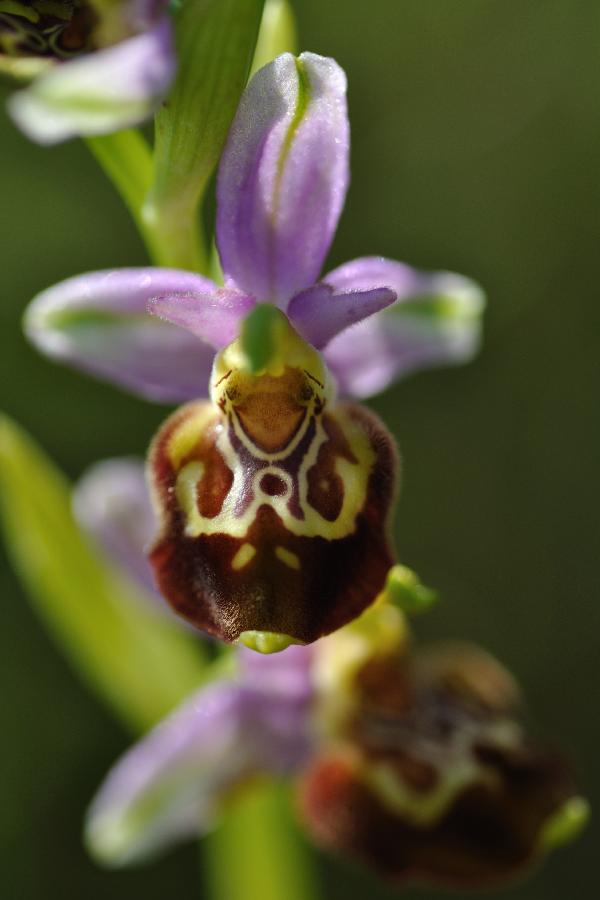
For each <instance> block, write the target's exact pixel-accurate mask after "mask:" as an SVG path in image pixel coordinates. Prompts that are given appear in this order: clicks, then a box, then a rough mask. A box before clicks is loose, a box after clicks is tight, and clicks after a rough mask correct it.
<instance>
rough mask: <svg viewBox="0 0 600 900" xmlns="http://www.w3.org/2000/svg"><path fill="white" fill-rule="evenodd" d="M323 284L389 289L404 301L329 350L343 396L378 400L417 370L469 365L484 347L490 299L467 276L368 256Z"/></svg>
mask: <svg viewBox="0 0 600 900" xmlns="http://www.w3.org/2000/svg"><path fill="white" fill-rule="evenodd" d="M324 280H325V281H326V283H327V284H331V285H332V286H333V287H334V288H335V289H336V290H339V291H345V290H351V289H353V290H368V289H373V288H375V287H377V286H379V287H383V286H386V287H388V288H390V289H391V290H393V291H394V292H395V293H396V294H397V297H398V299H397V300H396V302H395V303H394V304H393V305H392V306H390V307H388V309H386V310H384V311H383V312H382V313H379V314H378V315H375V316H373V317H371V318H369V319H368V320H367V321H365V322H360V323H359V324H358V325H356V326H353V327H352V328H350V329H348V330H347V331H345V332H344V333H343V334H340V335H338V336H337V337H335V338H334V339H333V340H332V341H331V343H330V344H328V345H327V347H326V349H325V353H324V355H325V359H326V360H327V363H328V365H329V367H330V369H331V370H332V371H333V373H334V374H335V376H336V378H337V380H338V385H339V388H340V391H341V392H343V393H346V394H351V395H353V396H356V397H368V396H371V395H372V394H376V393H378V392H379V391H382V390H384V389H385V388H386V387H388V386H389V385H390V384H391V383H392V382H393V381H395V380H397V379H398V378H402V377H404V376H406V375H408V374H409V373H410V372H413V371H417V370H419V369H425V368H429V367H436V366H440V365H450V364H458V363H463V362H466V361H468V360H469V359H470V358H471V357H472V356H473V355H474V354H475V352H476V351H477V349H478V347H479V340H480V331H481V316H482V313H483V309H484V304H485V300H484V295H483V293H482V291H481V289H480V288H479V286H478V285H477V284H475V282H473V281H470V280H469V279H467V278H464V277H462V276H460V275H454V274H452V273H450V272H440V273H424V272H417V271H415V270H413V269H410V268H409V267H408V266H405V265H402V264H401V263H397V262H393V261H392V260H386V259H381V258H377V257H367V258H364V259H357V260H354V261H353V262H351V263H347V264H346V265H344V266H340V268H339V269H336V270H334V271H333V272H331V273H329V274H328V275H327V276H325V279H324Z"/></svg>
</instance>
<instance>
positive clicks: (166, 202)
mask: <svg viewBox="0 0 600 900" xmlns="http://www.w3.org/2000/svg"><path fill="white" fill-rule="evenodd" d="M263 3H264V0H185V2H184V3H183V4H182V7H181V10H180V11H179V12H178V13H177V14H176V15H175V17H174V24H175V36H176V45H177V56H178V60H179V68H178V74H177V77H176V79H175V83H174V85H173V88H172V90H171V93H170V94H169V97H168V98H167V101H166V103H165V104H164V105H163V106H162V108H161V109H160V110H159V111H158V113H157V114H156V118H155V125H156V137H155V181H154V185H153V188H152V190H151V192H150V196H149V198H148V202H147V204H146V206H145V208H144V217H145V220H146V227H147V228H151V229H154V230H155V231H159V232H160V233H161V234H163V235H164V243H165V248H167V250H169V248H170V251H169V252H171V254H172V258H171V259H170V260H169V261H168V262H169V264H170V265H176V266H179V267H182V268H192V269H201V270H204V269H205V268H206V259H205V253H206V248H204V247H202V246H201V244H200V241H199V239H198V229H199V226H198V206H199V203H200V201H201V199H202V196H203V193H204V190H205V188H206V185H207V182H208V179H209V178H210V176H211V174H212V172H213V171H214V168H215V166H216V164H217V161H218V159H219V156H220V154H221V150H222V148H223V144H224V143H225V138H226V136H227V132H228V130H229V126H230V124H231V120H232V119H233V116H234V113H235V111H236V109H237V105H238V102H239V99H240V96H241V93H242V91H243V89H244V87H245V84H246V79H247V77H248V72H249V70H250V64H251V62H252V56H253V53H254V47H255V45H256V38H257V35H258V29H259V25H260V20H261V16H262V10H263ZM165 252H167V251H165ZM163 264H166V263H163Z"/></svg>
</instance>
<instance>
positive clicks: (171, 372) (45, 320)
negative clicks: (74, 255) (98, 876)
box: [25, 267, 216, 403]
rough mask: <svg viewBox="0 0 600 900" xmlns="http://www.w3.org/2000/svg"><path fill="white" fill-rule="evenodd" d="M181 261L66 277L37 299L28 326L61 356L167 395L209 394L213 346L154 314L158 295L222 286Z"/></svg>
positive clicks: (43, 346) (46, 349)
mask: <svg viewBox="0 0 600 900" xmlns="http://www.w3.org/2000/svg"><path fill="white" fill-rule="evenodd" d="M215 289H216V288H215V286H214V285H213V283H212V282H211V281H209V280H208V279H206V278H202V277H201V276H200V275H195V274H193V273H191V272H182V271H179V270H177V269H160V268H151V267H149V268H141V269H118V270H115V271H104V272H92V273H91V274H87V275H79V276H77V277H75V278H69V279H67V280H66V281H62V282H60V283H59V284H57V285H54V287H51V288H48V289H47V290H45V291H43V292H42V293H41V294H38V296H37V297H36V298H35V299H34V300H33V301H32V303H31V304H30V305H29V307H28V309H27V312H26V315H25V331H26V333H27V336H28V337H29V339H30V340H31V341H32V342H33V344H35V346H36V347H37V348H38V349H39V350H41V351H42V352H43V353H45V354H46V355H47V356H50V357H52V358H54V359H58V360H60V361H61V362H66V363H69V364H70V365H72V366H74V367H76V368H78V369H82V370H84V371H86V372H89V373H91V374H93V375H96V376H100V377H101V378H104V379H106V380H107V381H110V382H113V383H114V384H118V385H120V386H122V387H125V388H127V389H129V390H130V391H132V392H134V393H136V394H140V395H141V396H142V397H146V398H148V399H151V400H158V401H162V402H166V403H170V402H175V403H178V402H182V401H186V400H191V399H194V398H197V397H199V396H202V395H204V394H206V392H207V388H208V379H209V377H210V372H211V368H212V362H213V358H214V352H215V351H214V347H212V346H210V345H209V344H207V343H205V342H203V341H200V340H198V338H197V337H195V336H194V335H191V334H190V333H189V332H188V331H186V330H184V329H183V328H179V327H177V326H175V325H171V324H170V323H168V322H162V321H160V320H159V319H156V318H153V317H151V316H149V315H148V313H147V311H146V307H147V305H148V301H149V300H150V298H151V297H155V296H157V295H163V294H175V293H181V292H183V293H188V292H194V293H195V292H201V293H208V292H210V291H213V290H215Z"/></svg>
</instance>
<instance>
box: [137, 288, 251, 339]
mask: <svg viewBox="0 0 600 900" xmlns="http://www.w3.org/2000/svg"><path fill="white" fill-rule="evenodd" d="M255 303H256V301H255V300H254V298H253V297H249V296H248V295H247V294H242V293H241V292H240V291H236V290H235V289H231V288H218V290H216V291H215V290H214V288H213V289H212V290H211V291H208V292H204V293H201V292H200V291H194V292H191V291H190V292H188V293H179V294H163V295H160V296H158V297H152V298H151V299H150V301H149V303H148V312H149V313H150V315H153V316H158V318H159V319H163V320H164V321H166V322H171V323H172V324H173V325H179V327H180V328H185V329H187V331H190V332H191V333H192V334H194V335H196V337H199V338H201V339H202V340H204V341H208V343H210V344H212V346H213V347H218V348H221V347H226V346H227V344H230V343H231V341H233V340H234V338H236V337H237V335H238V332H239V327H240V322H241V320H242V319H243V318H244V316H246V315H247V314H248V313H249V312H250V310H251V309H252V307H253V306H254V305H255Z"/></svg>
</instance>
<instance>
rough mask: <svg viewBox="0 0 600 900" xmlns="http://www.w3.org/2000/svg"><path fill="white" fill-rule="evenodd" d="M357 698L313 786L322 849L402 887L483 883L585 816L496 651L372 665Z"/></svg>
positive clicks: (311, 779) (524, 861)
mask: <svg viewBox="0 0 600 900" xmlns="http://www.w3.org/2000/svg"><path fill="white" fill-rule="evenodd" d="M391 685H393V686H394V688H393V689H392V688H391V687H390V686H391ZM355 696H356V701H357V706H356V707H355V710H354V713H353V715H352V716H351V718H350V720H349V721H347V722H346V724H345V726H344V728H343V729H342V730H341V732H340V733H338V735H337V739H336V741H335V743H334V744H333V745H332V746H331V747H330V748H329V749H327V748H325V749H324V750H323V751H322V752H321V754H320V755H319V757H318V758H317V759H316V760H314V761H313V763H312V765H311V766H310V767H309V769H308V771H307V772H306V773H305V774H304V777H303V779H302V781H301V784H300V792H299V800H300V806H301V811H302V815H303V818H304V820H305V821H306V823H307V825H308V827H309V829H310V831H311V833H312V834H313V836H314V837H315V839H316V840H317V841H318V842H320V843H321V844H323V845H325V846H327V847H329V848H331V849H333V850H337V851H339V852H342V853H344V854H346V855H349V856H351V857H353V858H360V859H362V860H363V861H364V862H366V863H367V864H369V865H370V866H372V867H373V868H375V869H377V870H378V871H379V872H380V873H381V874H382V875H384V876H386V877H387V878H389V879H391V880H392V881H395V882H405V881H417V882H428V883H434V884H439V885H443V886H446V887H461V888H482V887H486V886H488V885H492V884H496V883H500V882H503V881H507V880H510V879H512V878H514V877H515V876H516V875H517V874H519V872H520V871H521V870H522V869H524V868H526V867H527V865H529V864H531V863H532V862H533V861H535V860H536V859H538V858H539V857H540V855H542V854H543V853H544V852H545V851H546V850H548V849H550V848H551V847H552V846H554V845H555V844H557V843H560V842H562V841H564V840H568V839H569V838H570V836H571V835H572V834H573V833H574V832H575V831H576V830H578V828H579V827H580V826H581V824H582V823H583V821H584V820H585V812H586V807H585V802H584V801H583V800H582V799H581V798H579V797H577V795H576V792H575V789H574V784H573V781H572V779H571V776H570V773H569V770H568V768H567V766H566V765H565V764H564V762H563V761H562V760H561V759H560V757H558V756H556V755H555V754H553V753H549V752H547V751H545V750H543V749H540V748H538V747H536V746H535V745H533V744H532V743H531V742H530V741H529V740H528V739H527V738H526V737H525V735H524V734H523V731H522V729H521V726H520V724H519V721H518V692H517V689H516V685H515V683H514V682H513V680H512V679H511V677H510V675H509V674H508V673H507V672H506V671H505V670H504V669H503V668H502V667H501V666H500V665H499V664H498V663H497V662H496V661H495V660H493V659H492V657H490V656H489V655H488V654H485V653H484V652H483V651H480V650H478V649H477V648H474V647H470V646H466V645H465V646H456V647H451V648H444V649H441V650H434V651H433V652H431V651H430V652H428V653H425V654H422V653H417V654H415V656H413V657H411V656H408V655H407V656H405V657H404V658H401V657H397V658H395V659H389V660H387V661H386V660H378V661H376V662H375V663H369V664H367V666H365V668H364V669H363V671H362V672H360V673H359V675H358V678H357V681H356V684H355Z"/></svg>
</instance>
